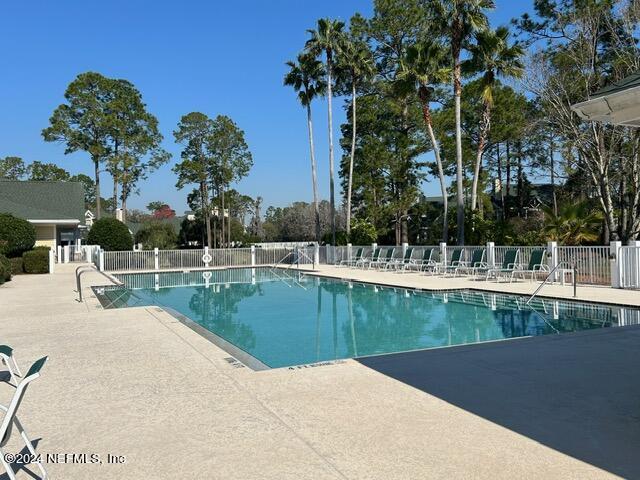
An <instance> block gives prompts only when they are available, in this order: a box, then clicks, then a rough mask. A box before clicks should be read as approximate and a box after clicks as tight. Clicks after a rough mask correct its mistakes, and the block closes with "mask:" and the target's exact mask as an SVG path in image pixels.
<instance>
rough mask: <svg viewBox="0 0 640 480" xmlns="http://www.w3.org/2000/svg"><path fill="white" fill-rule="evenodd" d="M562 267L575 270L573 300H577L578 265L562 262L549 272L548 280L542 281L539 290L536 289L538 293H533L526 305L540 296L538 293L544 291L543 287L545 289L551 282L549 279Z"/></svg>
mask: <svg viewBox="0 0 640 480" xmlns="http://www.w3.org/2000/svg"><path fill="white" fill-rule="evenodd" d="M562 266H565V267H571V268H572V269H573V298H576V289H577V283H578V282H577V270H578V269H577V268H576V264H575V262H574V263H573V264H572V265H570V264H569V262H560V263H558V264H557V265H556V266H555V267H553V269H551V271H550V272H549V275H547V276H546V278H545V279H544V280H543V281H542V283H541V284H540V285H539V286H538V288H536V291H535V292H533V294H532V295H531V296H530V297H529V299H528V300H527V301H526V303H525V305H527V306H528V305H529V303H530V302H531V300H533V299H534V297H535V296H536V295H537V294H538V292H539V291H540V290H542V287H544V286H545V285H546V284H547V282H548V281H549V279H550V278H551V276H552V275H553V274H554V273H555V272H556V271H557V270H558V269H559V268H560V267H562Z"/></svg>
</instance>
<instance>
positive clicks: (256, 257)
mask: <svg viewBox="0 0 640 480" xmlns="http://www.w3.org/2000/svg"><path fill="white" fill-rule="evenodd" d="M410 247H411V248H412V249H413V258H415V259H421V258H422V256H423V253H424V251H425V249H432V250H434V257H433V258H438V259H440V258H446V261H447V262H450V261H451V259H452V257H453V255H454V252H455V251H456V250H460V249H462V250H463V254H462V255H463V257H462V258H463V259H465V260H470V259H471V258H472V255H473V251H474V250H475V249H478V248H483V249H485V257H484V260H485V262H487V263H489V264H490V265H492V266H498V265H500V264H502V262H503V259H504V255H505V253H506V252H507V251H508V250H510V249H518V251H519V260H518V263H520V264H523V265H526V264H527V263H528V262H529V259H530V258H531V254H532V252H533V251H535V250H540V249H545V250H546V251H547V263H548V265H549V267H550V268H553V267H554V266H556V265H559V266H561V267H562V268H566V269H572V268H573V267H574V266H575V268H576V272H577V282H578V283H581V284H589V285H611V286H613V287H620V288H640V242H637V244H634V245H630V246H621V245H620V242H612V243H611V245H609V246H584V247H583V246H580V247H570V246H559V245H557V244H556V243H555V242H549V243H548V244H547V245H540V246H495V245H494V244H493V243H492V242H489V243H487V245H466V246H463V247H459V246H448V245H446V244H444V243H442V244H440V245H414V246H409V245H407V244H404V245H400V246H393V245H377V244H373V245H347V246H338V247H333V246H330V245H327V246H322V247H319V246H317V245H315V246H310V247H304V248H297V247H295V248H293V247H278V248H259V247H255V246H253V247H251V248H226V249H206V248H205V249H194V250H141V251H124V252H105V251H101V250H98V249H97V247H91V246H89V247H87V246H84V247H83V248H84V249H85V251H84V255H85V258H86V259H90V260H91V261H93V262H94V263H95V264H96V266H98V268H99V269H100V270H104V271H109V272H125V271H130V272H140V271H184V270H192V269H207V268H224V267H250V266H265V265H276V264H280V263H284V264H296V263H301V264H312V263H320V264H330V265H331V264H339V263H340V262H342V261H344V260H349V259H352V258H355V255H356V254H357V252H358V251H359V249H362V255H363V256H364V257H371V255H372V253H373V251H374V249H375V248H380V249H381V256H385V255H387V252H388V251H389V249H393V250H394V252H393V258H396V259H401V258H402V257H403V256H404V254H405V252H406V250H407V249H408V248H410Z"/></svg>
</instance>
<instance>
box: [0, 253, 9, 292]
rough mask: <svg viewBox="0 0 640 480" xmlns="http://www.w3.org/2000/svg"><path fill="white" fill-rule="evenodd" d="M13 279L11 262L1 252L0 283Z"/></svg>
mask: <svg viewBox="0 0 640 480" xmlns="http://www.w3.org/2000/svg"><path fill="white" fill-rule="evenodd" d="M9 280H11V262H9V259H8V258H7V257H5V256H4V255H1V254H0V285H2V284H3V283H4V282H8V281H9Z"/></svg>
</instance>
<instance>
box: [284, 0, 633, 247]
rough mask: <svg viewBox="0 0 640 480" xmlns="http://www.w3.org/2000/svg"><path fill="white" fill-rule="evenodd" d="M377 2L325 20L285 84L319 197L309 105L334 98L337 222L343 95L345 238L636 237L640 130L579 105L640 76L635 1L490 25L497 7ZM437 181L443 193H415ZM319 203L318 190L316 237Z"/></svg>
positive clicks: (547, 6) (556, 7) (455, 1)
mask: <svg viewBox="0 0 640 480" xmlns="http://www.w3.org/2000/svg"><path fill="white" fill-rule="evenodd" d="M373 4H374V11H373V15H372V16H371V18H365V17H364V16H362V15H361V14H359V13H355V14H354V15H353V16H352V18H351V19H350V21H349V22H348V24H345V23H343V22H341V21H338V20H335V19H329V18H323V19H320V20H318V22H317V25H316V28H315V29H313V30H309V39H308V41H307V42H306V44H305V45H304V47H303V48H302V51H301V53H300V54H299V55H298V56H297V58H296V60H294V61H290V62H288V63H287V68H288V71H287V73H286V75H285V78H284V84H285V85H287V86H291V87H292V88H293V89H294V90H295V91H296V93H297V96H298V100H299V102H300V103H301V105H302V106H303V107H304V108H305V110H306V123H307V128H308V138H309V147H310V160H311V171H312V190H313V192H317V185H316V183H317V169H318V165H317V160H316V154H315V149H314V141H313V138H314V130H313V124H312V115H311V108H312V106H313V103H314V100H316V99H317V98H319V97H326V99H327V107H328V118H327V127H328V137H329V152H328V159H329V162H328V163H329V165H328V167H329V177H330V202H331V206H332V207H331V212H332V213H331V215H332V219H333V218H336V217H335V215H336V208H334V205H335V201H334V199H333V196H334V193H333V192H334V182H335V179H334V170H335V169H334V165H333V163H334V152H333V148H334V147H333V138H332V131H333V129H332V123H333V122H332V115H333V112H332V106H333V100H334V97H335V96H340V97H341V98H343V99H344V109H345V111H346V113H347V121H346V123H345V124H343V125H341V134H342V135H341V138H340V140H339V144H340V146H341V148H342V151H343V155H342V161H341V162H340V166H339V173H340V176H341V186H342V193H343V197H344V213H345V217H346V222H347V224H346V229H345V233H346V236H347V238H349V233H350V229H351V227H352V218H353V217H354V216H355V217H356V219H357V220H358V221H366V222H369V223H370V224H371V225H372V226H373V227H375V230H376V232H377V235H378V237H379V238H380V239H384V240H385V241H389V242H395V243H400V242H407V241H411V242H415V241H418V240H419V241H425V242H426V241H428V242H436V241H439V240H445V241H447V242H450V243H451V242H455V243H458V244H464V243H465V242H466V243H469V242H471V243H475V242H481V241H483V240H487V239H489V240H496V241H501V242H504V243H513V242H523V243H524V242H540V241H544V240H545V239H551V238H554V239H563V241H566V242H569V243H580V242H596V241H599V242H603V241H604V242H608V241H609V240H610V239H616V238H619V239H622V240H625V241H626V240H630V239H634V238H637V235H638V233H640V188H639V187H640V169H638V146H640V144H639V143H638V139H639V135H640V134H639V133H638V131H637V130H633V129H630V128H627V127H614V126H611V125H600V124H598V125H595V124H589V123H587V122H583V121H581V120H580V119H579V117H578V116H577V115H576V114H575V113H574V112H573V111H572V110H571V105H572V104H575V103H578V102H580V101H584V100H586V99H588V98H590V96H591V95H593V94H594V93H595V92H596V91H597V90H598V89H600V88H602V87H603V86H606V85H609V84H611V83H615V82H617V81H619V80H621V79H623V78H625V77H626V76H628V75H630V74H632V73H635V72H636V71H637V70H638V68H639V67H640V63H639V60H640V55H639V53H640V52H639V49H638V45H637V33H638V32H637V25H638V18H639V11H640V6H639V4H638V2H637V1H633V0H629V1H617V2H571V1H561V2H553V1H550V0H541V1H538V2H535V4H534V8H533V12H530V13H523V15H521V16H520V17H518V18H515V19H513V20H512V22H511V24H510V25H500V26H496V27H494V26H492V25H490V23H489V20H488V17H487V14H488V12H490V11H491V9H493V8H494V7H495V5H494V2H493V1H490V0H430V1H424V0H374V2H373ZM428 153H430V154H431V156H432V158H433V160H432V161H431V160H426V159H427V158H428V157H427V156H426V154H428ZM451 177H453V178H454V181H453V182H452V184H450V185H448V184H447V183H448V178H451ZM432 179H433V180H435V181H436V182H437V183H438V185H439V188H440V191H441V195H440V198H438V199H436V200H434V199H429V198H427V197H426V196H425V195H424V194H423V192H422V186H423V182H425V181H427V180H432ZM541 179H543V180H546V181H545V182H544V183H543V184H540V180H541ZM536 180H537V182H538V183H537V184H535V183H534V181H536ZM451 200H453V203H454V205H453V208H450V201H451ZM318 204H319V201H318V198H317V194H315V193H314V199H313V205H314V209H315V221H316V238H317V239H320V238H321V232H320V231H319V229H318V225H319V215H318ZM437 224H439V225H440V228H437V227H436V225H437ZM335 230H336V228H335V222H334V221H332V222H331V233H332V235H331V237H332V241H333V242H335V241H336V231H335ZM581 230H582V231H583V232H584V235H581V234H578V233H577V232H579V231H581ZM338 233H339V232H338ZM338 236H339V235H338Z"/></svg>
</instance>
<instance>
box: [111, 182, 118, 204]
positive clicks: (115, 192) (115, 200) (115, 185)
mask: <svg viewBox="0 0 640 480" xmlns="http://www.w3.org/2000/svg"><path fill="white" fill-rule="evenodd" d="M112 176H113V209H114V211H115V209H116V208H118V178H117V177H116V174H115V172H114V173H113V174H112Z"/></svg>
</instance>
